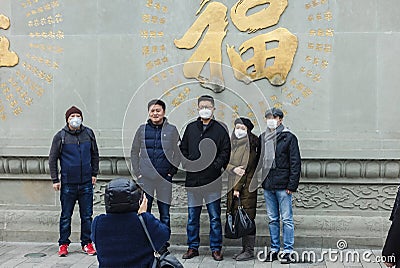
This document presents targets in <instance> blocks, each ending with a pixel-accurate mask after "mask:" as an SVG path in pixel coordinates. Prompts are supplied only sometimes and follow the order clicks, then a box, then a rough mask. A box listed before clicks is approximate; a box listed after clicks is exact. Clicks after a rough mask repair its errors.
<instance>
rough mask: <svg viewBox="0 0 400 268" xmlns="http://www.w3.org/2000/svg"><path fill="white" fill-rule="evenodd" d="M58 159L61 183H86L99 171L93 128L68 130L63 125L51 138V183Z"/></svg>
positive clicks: (54, 180)
mask: <svg viewBox="0 0 400 268" xmlns="http://www.w3.org/2000/svg"><path fill="white" fill-rule="evenodd" d="M58 160H60V166H61V171H60V173H61V182H62V183H86V182H89V181H92V177H96V176H97V173H98V172H99V152H98V149H97V143H96V138H95V136H94V133H93V130H91V129H90V128H88V127H85V126H83V125H82V126H81V128H80V129H78V130H70V129H69V128H68V126H65V127H64V128H63V129H62V130H60V131H59V132H57V134H56V135H55V136H54V138H53V142H52V144H51V149H50V154H49V168H50V175H51V179H52V180H53V183H57V182H59V181H60V179H59V178H58Z"/></svg>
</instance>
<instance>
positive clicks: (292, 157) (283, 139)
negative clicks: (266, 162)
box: [259, 129, 301, 192]
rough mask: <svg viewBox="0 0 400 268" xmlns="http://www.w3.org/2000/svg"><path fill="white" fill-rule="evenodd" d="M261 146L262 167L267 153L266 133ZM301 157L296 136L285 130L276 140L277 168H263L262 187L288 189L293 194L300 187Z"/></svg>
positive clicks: (261, 140) (263, 134)
mask: <svg viewBox="0 0 400 268" xmlns="http://www.w3.org/2000/svg"><path fill="white" fill-rule="evenodd" d="M259 139H260V145H261V150H260V151H261V155H260V158H259V159H260V160H259V161H260V165H262V162H263V159H264V152H265V148H264V147H265V146H264V145H265V132H264V133H262V134H261V135H260V137H259ZM300 174H301V157H300V150H299V145H298V141H297V138H296V136H295V135H294V134H293V133H292V132H290V131H289V130H287V129H284V130H283V131H282V132H281V133H280V135H279V136H278V137H277V140H276V149H275V167H274V168H271V169H270V170H268V169H265V167H262V178H263V179H264V181H263V183H262V186H263V188H264V189H266V190H283V189H288V190H290V191H292V192H295V191H296V190H297V187H298V186H299V180H300Z"/></svg>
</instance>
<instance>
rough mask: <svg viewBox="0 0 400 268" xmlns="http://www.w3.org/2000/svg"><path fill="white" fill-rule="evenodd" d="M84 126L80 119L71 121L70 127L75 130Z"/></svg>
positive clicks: (76, 118)
mask: <svg viewBox="0 0 400 268" xmlns="http://www.w3.org/2000/svg"><path fill="white" fill-rule="evenodd" d="M81 124H82V119H81V118H80V117H74V118H71V121H69V125H70V126H71V127H73V128H79V127H80V126H81Z"/></svg>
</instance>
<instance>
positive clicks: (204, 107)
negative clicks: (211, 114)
mask: <svg viewBox="0 0 400 268" xmlns="http://www.w3.org/2000/svg"><path fill="white" fill-rule="evenodd" d="M212 108H214V107H213V106H207V105H202V106H199V109H200V110H201V109H210V110H211V109H212Z"/></svg>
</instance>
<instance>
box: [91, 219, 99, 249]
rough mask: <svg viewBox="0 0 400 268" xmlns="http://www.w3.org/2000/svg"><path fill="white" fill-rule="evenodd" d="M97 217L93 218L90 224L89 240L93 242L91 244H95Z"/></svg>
mask: <svg viewBox="0 0 400 268" xmlns="http://www.w3.org/2000/svg"><path fill="white" fill-rule="evenodd" d="M98 218H99V216H97V217H94V219H93V222H92V232H91V234H90V239H91V240H92V241H93V243H96V228H97V219H98Z"/></svg>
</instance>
